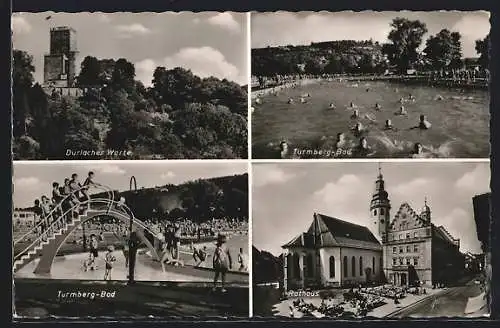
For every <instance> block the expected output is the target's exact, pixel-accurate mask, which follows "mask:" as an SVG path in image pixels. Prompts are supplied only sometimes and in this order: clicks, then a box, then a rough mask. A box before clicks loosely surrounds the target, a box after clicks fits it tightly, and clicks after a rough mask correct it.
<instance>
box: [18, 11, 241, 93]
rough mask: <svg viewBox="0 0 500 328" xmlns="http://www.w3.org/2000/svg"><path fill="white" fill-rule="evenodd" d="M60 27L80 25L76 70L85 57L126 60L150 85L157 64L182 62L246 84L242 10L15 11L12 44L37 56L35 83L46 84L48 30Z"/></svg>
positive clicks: (171, 65) (197, 71)
mask: <svg viewBox="0 0 500 328" xmlns="http://www.w3.org/2000/svg"><path fill="white" fill-rule="evenodd" d="M48 16H51V17H52V18H51V19H49V20H46V17H48ZM56 26H71V27H73V28H74V29H76V31H77V47H78V49H79V51H80V54H79V58H77V63H78V64H77V66H78V69H79V67H80V63H81V60H83V58H84V57H85V56H87V55H88V56H94V57H97V58H114V59H118V58H126V59H127V60H128V61H130V62H132V63H134V64H135V67H136V78H137V79H138V80H140V81H142V82H143V83H144V84H145V85H146V86H149V85H150V84H151V79H152V74H153V70H154V69H155V68H156V67H157V66H165V67H166V68H174V67H177V66H181V67H184V68H190V69H191V70H192V71H193V72H194V73H195V74H197V75H199V76H201V77H207V76H215V77H218V78H227V79H228V80H231V81H234V82H237V83H239V84H241V85H245V84H247V80H248V78H247V76H248V74H247V71H248V68H247V66H248V65H247V56H248V52H249V51H248V49H247V32H246V29H247V23H246V15H245V14H244V13H230V12H224V13H215V12H204V13H190V12H182V13H109V14H108V13H106V14H104V13H53V12H44V13H14V14H13V16H12V31H13V37H12V38H13V47H14V49H19V50H25V51H27V52H28V53H30V54H31V55H32V56H33V59H34V64H35V68H36V72H35V80H36V81H37V82H43V56H44V54H46V53H48V52H49V38H50V36H49V32H50V28H52V27H56Z"/></svg>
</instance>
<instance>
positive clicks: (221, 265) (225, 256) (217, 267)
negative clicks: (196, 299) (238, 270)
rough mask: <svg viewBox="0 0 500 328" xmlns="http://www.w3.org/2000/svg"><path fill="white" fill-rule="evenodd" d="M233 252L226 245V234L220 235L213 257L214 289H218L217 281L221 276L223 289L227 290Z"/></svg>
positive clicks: (223, 290)
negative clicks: (227, 277) (227, 276)
mask: <svg viewBox="0 0 500 328" xmlns="http://www.w3.org/2000/svg"><path fill="white" fill-rule="evenodd" d="M232 266H233V264H232V260H231V253H230V252H229V249H228V248H227V245H226V236H223V235H218V236H217V242H216V243H215V252H214V257H213V267H214V271H215V273H214V287H213V291H216V290H217V282H218V280H219V277H220V279H221V291H222V292H223V293H225V292H226V289H225V288H224V287H225V284H226V273H227V272H228V271H229V270H231V269H232Z"/></svg>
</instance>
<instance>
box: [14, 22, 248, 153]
mask: <svg viewBox="0 0 500 328" xmlns="http://www.w3.org/2000/svg"><path fill="white" fill-rule="evenodd" d="M12 42H13V57H12V58H13V74H12V79H13V158H14V159H15V160H45V159H49V160H70V159H71V160H92V159H108V160H115V159H126V160H133V159H240V158H247V157H248V140H247V134H248V132H247V116H248V92H247V85H248V80H249V79H248V72H249V68H248V67H247V66H248V56H249V49H248V46H247V45H248V42H247V19H246V13H232V12H221V13H217V12H201V13H192V12H181V13H174V12H164V13H148V12H144V13H127V12H116V13H99V12H93V13H90V12H80V13H64V12H57V13H55V12H40V13H14V14H13V15H12Z"/></svg>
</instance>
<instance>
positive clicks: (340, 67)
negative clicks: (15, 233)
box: [252, 18, 489, 76]
mask: <svg viewBox="0 0 500 328" xmlns="http://www.w3.org/2000/svg"><path fill="white" fill-rule="evenodd" d="M427 32H428V30H427V27H426V24H425V23H423V22H421V21H419V20H409V19H406V18H395V19H394V20H393V21H392V23H391V31H390V32H389V35H388V40H389V42H388V43H385V44H378V43H377V42H375V43H374V42H373V41H372V40H369V41H352V40H343V41H332V42H321V43H312V44H311V45H310V46H307V47H304V46H298V47H294V46H286V47H279V48H269V47H268V48H262V49H253V50H252V72H253V74H254V75H256V76H273V75H276V74H279V75H287V74H299V73H305V74H313V75H318V74H336V73H381V72H384V71H385V70H386V69H388V68H390V67H392V68H395V69H396V70H397V71H398V72H400V73H403V74H404V73H406V71H407V70H408V69H412V68H413V69H418V70H443V69H460V68H463V67H464V60H463V58H462V57H463V55H462V44H461V35H460V33H458V32H452V31H449V30H447V29H443V30H441V31H440V32H439V33H437V34H436V35H431V36H430V37H428V38H427V40H425V44H424V39H423V38H424V35H425V34H426V33H427ZM422 45H423V46H424V50H423V51H419V49H421V46H422ZM475 49H476V51H477V54H478V55H479V61H478V62H479V64H480V65H481V67H482V68H483V69H487V68H488V64H489V35H488V36H486V38H485V39H482V40H477V41H476V47H475Z"/></svg>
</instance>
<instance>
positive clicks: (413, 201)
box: [252, 161, 491, 319]
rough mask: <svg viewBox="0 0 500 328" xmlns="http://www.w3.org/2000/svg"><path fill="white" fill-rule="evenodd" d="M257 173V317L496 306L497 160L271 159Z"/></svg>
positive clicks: (483, 311) (432, 314)
mask: <svg viewBox="0 0 500 328" xmlns="http://www.w3.org/2000/svg"><path fill="white" fill-rule="evenodd" d="M252 176H253V182H252V244H253V247H252V253H253V258H252V262H253V266H252V270H253V274H252V277H253V281H252V283H253V313H254V316H255V317H267V318H269V317H278V318H302V319H313V318H328V319H391V318H396V319H397V318H399V319H401V318H412V319H419V318H437V317H455V318H478V317H485V316H489V309H490V307H489V306H490V299H491V293H490V287H491V251H490V248H489V237H490V231H489V225H490V195H491V194H490V191H489V182H490V167H489V162H488V161H480V162H441V161H440V162H436V161H434V162H419V163H415V162H404V163H402V162H398V163H395V162H383V163H376V162H349V163H346V162H340V161H337V162H328V163H327V162H322V163H307V164H306V163H297V162H296V163H279V164H276V163H275V164H271V163H260V164H254V165H253V168H252Z"/></svg>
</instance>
